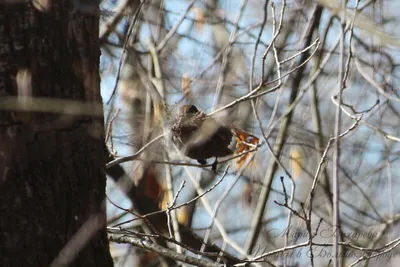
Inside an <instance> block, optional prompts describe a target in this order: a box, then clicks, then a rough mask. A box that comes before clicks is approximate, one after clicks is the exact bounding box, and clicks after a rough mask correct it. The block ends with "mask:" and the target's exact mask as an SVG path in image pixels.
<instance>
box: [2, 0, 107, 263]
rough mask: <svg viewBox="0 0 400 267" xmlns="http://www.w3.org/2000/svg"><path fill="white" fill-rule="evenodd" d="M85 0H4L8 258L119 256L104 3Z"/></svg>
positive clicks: (4, 189)
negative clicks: (108, 217)
mask: <svg viewBox="0 0 400 267" xmlns="http://www.w3.org/2000/svg"><path fill="white" fill-rule="evenodd" d="M6 2H7V1H6ZM25 2H27V4H25ZM78 2H82V3H89V2H88V1H35V4H32V3H31V2H28V1H16V3H17V4H11V3H15V2H13V1H8V4H4V2H1V3H0V218H1V219H0V248H1V249H0V266H67V265H69V266H113V262H112V259H111V256H110V253H109V247H108V241H107V235H106V230H105V205H104V197H105V182H106V178H105V173H104V164H105V154H104V153H103V151H104V147H103V145H104V141H103V129H104V128H103V114H102V105H101V97H100V89H99V73H98V66H99V56H100V48H99V39H98V34H99V33H98V30H99V29H98V28H99V26H98V15H97V14H98V10H97V9H98V7H97V6H90V5H89V4H87V5H80V4H79V6H78V4H77V3H78ZM93 2H95V1H93ZM90 3H91V2H90ZM72 100H73V101H72ZM68 101H69V102H68Z"/></svg>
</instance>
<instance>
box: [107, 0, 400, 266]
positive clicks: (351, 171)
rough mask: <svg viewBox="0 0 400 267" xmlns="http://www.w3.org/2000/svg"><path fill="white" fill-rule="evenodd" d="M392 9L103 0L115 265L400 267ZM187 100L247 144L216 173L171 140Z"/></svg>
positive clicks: (351, 4) (323, 1)
mask: <svg viewBox="0 0 400 267" xmlns="http://www.w3.org/2000/svg"><path fill="white" fill-rule="evenodd" d="M399 8H400V3H399V2H398V1H389V0H387V1H384V0H377V1H373V0H369V1H328V0H318V1H308V0H304V1H300V0H293V1H290V0H288V1H259V0H247V1H246V0H229V1H228V0H168V1H160V0H157V1H154V0H147V1H139V0H113V1H111V0H104V1H102V2H101V5H100V42H101V49H102V56H101V66H100V72H101V90H102V97H103V102H104V109H105V118H106V120H105V125H106V144H107V147H108V150H109V152H110V155H111V156H110V161H109V163H108V164H107V173H108V184H107V198H108V201H107V214H108V226H109V228H108V230H109V233H110V239H111V240H112V241H117V242H119V243H131V244H133V245H134V246H131V245H129V244H117V243H111V253H112V256H113V258H114V260H115V266H171V265H173V264H174V263H171V262H170V261H171V260H170V258H171V257H172V258H174V257H175V258H174V259H175V260H177V258H176V257H178V256H179V255H183V254H186V255H187V256H190V257H191V258H190V259H191V260H199V262H197V263H194V262H193V261H190V259H189V260H188V258H185V259H183V261H184V262H186V263H188V264H194V265H198V266H220V265H218V264H223V263H224V262H225V263H227V264H228V265H229V266H232V265H236V266H245V264H246V263H252V264H253V265H254V266H310V265H311V266H339V265H340V266H353V265H357V266H382V264H388V265H389V266H398V264H399V263H400V257H399V254H398V253H399V247H398V246H399V244H400V236H399V235H398V233H399V231H398V229H399V228H398V224H399V221H400V210H399V208H400V207H399V205H398V204H397V203H399V200H400V199H399V197H400V196H399V194H397V193H396V192H399V181H398V176H397V174H398V172H399V167H400V166H399V158H400V154H399V153H400V147H399V144H398V142H399V141H400V128H399V125H400V105H399V102H400V91H399V87H398V82H399V74H400V73H399V62H400V61H399V60H400V57H399V55H400V54H399V49H400V39H399V38H400V35H399V34H398V33H397V30H396V26H397V25H398V24H399V20H400V17H399V16H398V12H397V10H399ZM187 104H194V105H196V106H197V107H198V108H199V109H200V110H202V111H203V112H204V113H205V114H209V115H212V116H213V117H214V118H216V119H218V120H220V121H221V122H223V123H224V124H227V125H234V126H235V127H237V129H240V130H242V131H244V132H245V133H247V134H248V136H247V137H249V136H256V137H257V138H258V139H259V140H258V142H251V143H250V144H249V143H246V142H245V143H242V144H241V145H240V142H238V141H240V140H234V144H233V145H235V144H236V147H237V151H236V153H235V156H234V157H225V158H222V159H220V162H221V163H220V164H219V165H218V169H217V173H216V174H214V173H213V172H211V171H210V169H211V167H210V166H211V163H212V162H211V160H209V162H208V163H209V164H208V165H206V166H204V167H203V166H201V165H200V164H198V163H197V162H196V161H194V160H191V159H189V158H187V157H185V156H183V155H182V153H180V152H179V151H178V150H177V149H176V147H175V146H174V144H173V143H172V142H171V133H170V129H171V125H173V123H174V121H175V120H176V118H177V116H178V112H179V110H180V107H182V106H183V105H187ZM253 141H254V139H253ZM235 142H236V143H235ZM237 154H240V155H237ZM118 166H122V167H123V169H117V168H116V167H118ZM122 170H123V171H122ZM123 237H127V238H126V239H123ZM149 240H152V241H149ZM146 242H148V243H146ZM143 244H148V246H149V247H150V250H149V251H146V250H142V249H141V248H140V247H143ZM162 247H169V250H168V251H167V252H166V253H167V254H168V253H170V254H168V255H167V254H163V253H162V249H161V248H162ZM336 254H338V255H339V257H334V255H336ZM171 255H172V256H171ZM210 259H211V261H210ZM207 264H210V265H207Z"/></svg>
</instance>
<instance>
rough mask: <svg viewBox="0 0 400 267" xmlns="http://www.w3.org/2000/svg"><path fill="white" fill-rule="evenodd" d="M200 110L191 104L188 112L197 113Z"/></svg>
mask: <svg viewBox="0 0 400 267" xmlns="http://www.w3.org/2000/svg"><path fill="white" fill-rule="evenodd" d="M198 111H199V110H198V109H197V108H196V106H195V105H191V106H190V107H189V109H188V110H187V112H188V113H192V114H194V113H197V112H198Z"/></svg>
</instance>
